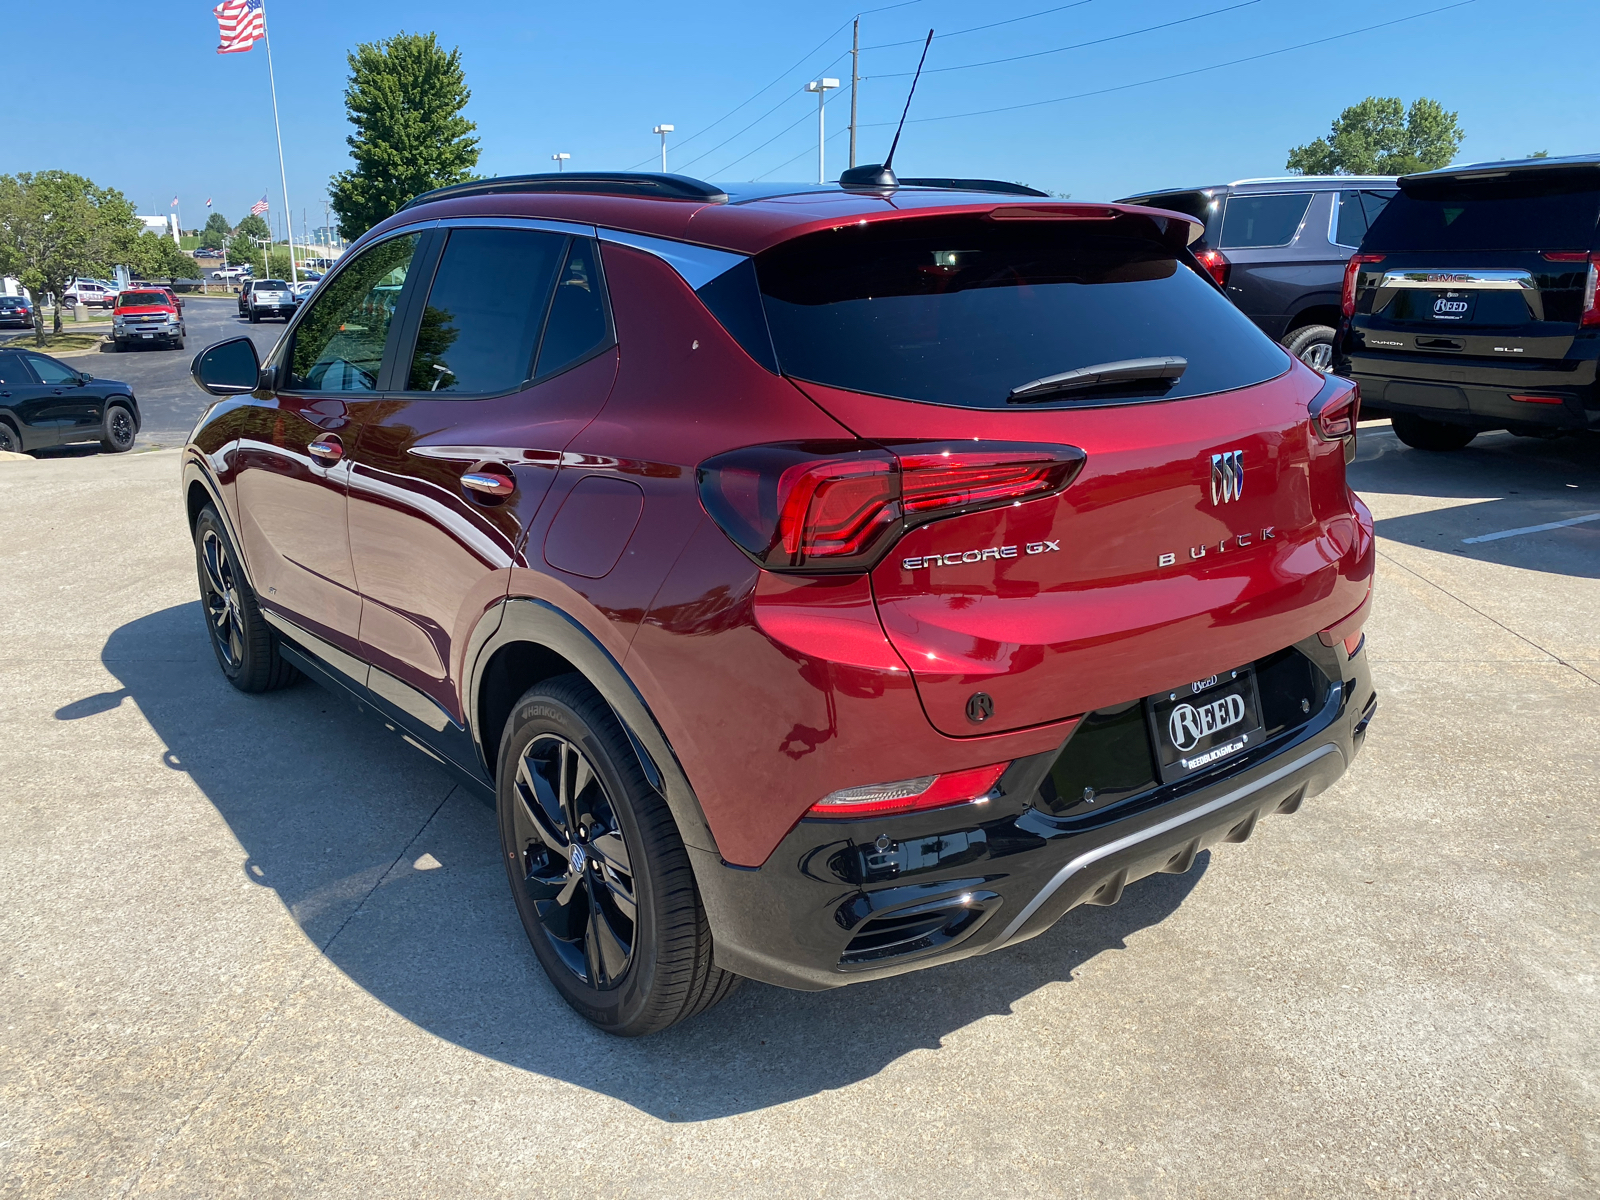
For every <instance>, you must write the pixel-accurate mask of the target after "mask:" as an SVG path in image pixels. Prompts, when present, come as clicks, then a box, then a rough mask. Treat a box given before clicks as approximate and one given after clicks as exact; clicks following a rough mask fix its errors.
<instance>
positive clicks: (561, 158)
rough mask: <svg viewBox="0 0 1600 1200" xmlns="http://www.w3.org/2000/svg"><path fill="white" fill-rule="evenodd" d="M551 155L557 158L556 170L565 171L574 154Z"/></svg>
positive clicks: (663, 168) (664, 168)
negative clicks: (568, 160)
mask: <svg viewBox="0 0 1600 1200" xmlns="http://www.w3.org/2000/svg"><path fill="white" fill-rule="evenodd" d="M550 157H551V158H553V159H555V160H556V170H557V171H558V172H560V171H565V170H566V169H567V159H569V158H571V157H572V155H570V154H552V155H551V156H550ZM661 169H662V170H663V171H665V170H666V167H665V166H663V167H662V168H661Z"/></svg>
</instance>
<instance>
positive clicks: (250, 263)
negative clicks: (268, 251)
mask: <svg viewBox="0 0 1600 1200" xmlns="http://www.w3.org/2000/svg"><path fill="white" fill-rule="evenodd" d="M225 253H226V254H227V256H228V265H229V266H232V267H253V268H254V269H255V271H256V274H257V275H260V274H261V273H262V271H263V270H264V269H265V263H264V262H263V260H262V257H261V247H260V246H258V245H256V244H255V243H254V242H252V241H251V240H250V239H249V238H248V237H247V236H245V235H244V234H242V233H236V234H234V235H233V237H231V238H229V239H228V246H227V249H226V251H225Z"/></svg>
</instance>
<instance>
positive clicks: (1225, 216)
mask: <svg viewBox="0 0 1600 1200" xmlns="http://www.w3.org/2000/svg"><path fill="white" fill-rule="evenodd" d="M1395 191H1396V188H1395V181H1394V177H1393V176H1387V175H1381V176H1380V175H1290V176H1286V177H1284V178H1281V179H1241V180H1238V181H1237V182H1235V183H1222V184H1216V185H1214V186H1212V187H1199V188H1183V189H1180V190H1177V191H1162V192H1144V193H1141V194H1140V195H1137V196H1129V197H1127V198H1126V200H1125V201H1124V202H1125V203H1129V204H1149V205H1153V206H1154V207H1156V208H1170V209H1174V210H1176V211H1178V212H1181V213H1186V214H1187V215H1189V216H1192V217H1195V218H1197V219H1199V220H1201V221H1204V222H1205V227H1206V232H1205V236H1204V237H1203V238H1201V239H1200V241H1198V242H1196V243H1195V245H1194V246H1193V247H1192V249H1193V250H1194V252H1195V254H1196V255H1197V256H1198V257H1199V259H1200V261H1201V263H1202V264H1204V266H1205V268H1206V270H1208V271H1210V272H1211V275H1212V278H1214V279H1215V280H1216V281H1217V282H1218V283H1219V284H1221V285H1222V287H1223V289H1224V290H1225V291H1226V292H1227V294H1228V296H1229V298H1230V299H1231V300H1232V301H1233V302H1234V303H1235V304H1236V305H1238V306H1239V308H1240V309H1241V310H1243V312H1244V313H1245V315H1246V316H1248V317H1249V318H1250V319H1251V320H1252V321H1254V322H1255V323H1256V324H1257V325H1258V326H1259V327H1260V328H1261V329H1262V331H1263V332H1265V333H1266V334H1267V336H1269V337H1273V338H1277V339H1278V340H1279V341H1280V342H1282V343H1283V345H1284V346H1285V347H1286V348H1287V349H1288V350H1289V352H1290V353H1292V354H1294V355H1297V356H1298V357H1299V358H1300V359H1301V360H1302V361H1303V362H1305V363H1306V365H1308V366H1310V367H1314V368H1315V369H1316V370H1318V371H1321V372H1323V373H1324V374H1326V373H1327V372H1328V370H1329V369H1330V368H1331V367H1332V365H1333V339H1334V329H1335V327H1336V326H1337V325H1338V322H1339V287H1340V283H1341V281H1342V280H1343V277H1344V269H1345V264H1346V263H1347V262H1348V261H1349V260H1350V256H1351V255H1352V254H1354V253H1355V252H1356V247H1358V246H1359V245H1360V244H1361V239H1362V238H1363V237H1364V236H1365V235H1366V232H1367V227H1368V226H1369V225H1370V224H1371V223H1372V221H1373V219H1374V218H1375V217H1376V216H1377V215H1378V214H1379V213H1380V212H1382V211H1383V206H1384V205H1385V204H1387V203H1388V201H1389V198H1390V197H1392V196H1393V195H1394V194H1395Z"/></svg>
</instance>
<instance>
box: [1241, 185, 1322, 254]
mask: <svg viewBox="0 0 1600 1200" xmlns="http://www.w3.org/2000/svg"><path fill="white" fill-rule="evenodd" d="M1310 206H1311V193H1310V192H1294V193H1291V194H1289V195H1282V196H1229V197H1228V208H1227V211H1226V212H1225V213H1224V214H1223V217H1222V249H1224V250H1230V249H1232V250H1248V249H1252V248H1255V247H1262V246H1287V245H1288V244H1289V243H1290V242H1292V241H1294V235H1295V231H1296V230H1297V229H1299V228H1300V222H1301V221H1303V220H1305V216H1306V209H1307V208H1309V207H1310Z"/></svg>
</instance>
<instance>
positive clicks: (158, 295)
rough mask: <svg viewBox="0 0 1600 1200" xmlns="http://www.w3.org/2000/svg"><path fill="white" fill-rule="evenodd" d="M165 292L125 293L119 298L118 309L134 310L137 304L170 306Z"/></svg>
mask: <svg viewBox="0 0 1600 1200" xmlns="http://www.w3.org/2000/svg"><path fill="white" fill-rule="evenodd" d="M170 303H171V301H170V300H168V299H167V294H166V293H165V292H123V293H122V294H121V295H120V296H118V297H117V307H118V308H132V307H133V306H134V305H136V304H170Z"/></svg>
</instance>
